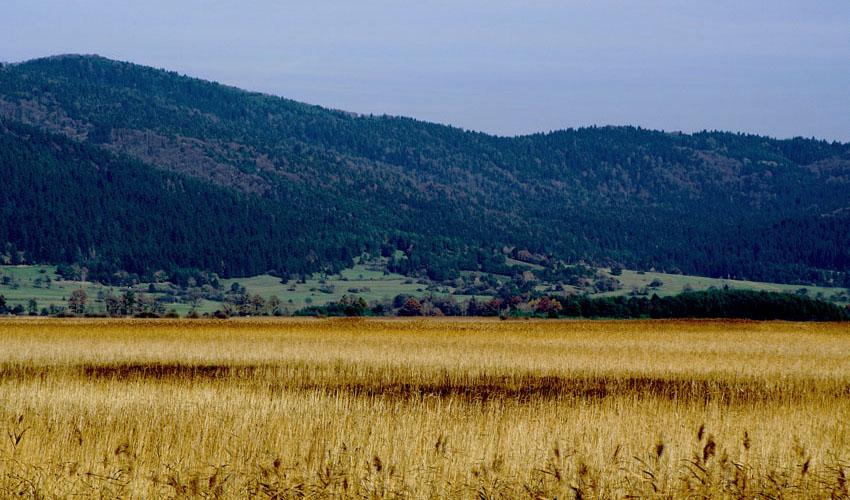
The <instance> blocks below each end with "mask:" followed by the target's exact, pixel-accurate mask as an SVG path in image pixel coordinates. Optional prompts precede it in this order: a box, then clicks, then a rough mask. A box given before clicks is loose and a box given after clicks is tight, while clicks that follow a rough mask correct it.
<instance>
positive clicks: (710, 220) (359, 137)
mask: <svg viewBox="0 0 850 500" xmlns="http://www.w3.org/2000/svg"><path fill="white" fill-rule="evenodd" d="M0 115H3V116H5V117H7V118H8V119H11V120H15V121H20V122H23V123H26V124H30V125H32V126H35V127H39V128H42V129H46V130H49V131H53V132H57V133H60V134H64V135H66V136H69V137H71V138H73V139H75V140H79V141H83V142H85V143H86V144H89V145H90V146H93V147H94V146H96V147H97V148H101V149H105V150H108V151H111V152H113V153H117V154H119V155H126V156H128V157H132V158H134V159H136V160H139V161H141V162H145V163H148V164H150V165H154V166H157V167H160V168H163V169H166V170H172V171H175V172H178V173H180V174H183V175H187V176H191V177H197V178H199V179H201V180H204V181H210V182H213V183H215V184H218V185H220V186H224V187H227V188H232V189H237V190H239V191H241V192H242V193H244V195H245V196H247V197H248V198H250V199H253V198H262V199H265V200H267V201H268V202H269V203H270V204H271V205H274V206H275V207H277V208H276V209H280V210H283V211H284V212H285V213H287V214H292V218H293V219H299V220H307V221H310V220H312V219H313V218H315V219H316V221H317V222H320V221H321V222H322V223H323V224H324V226H322V224H317V226H316V228H318V227H320V226H322V227H324V229H322V230H319V229H311V228H310V227H309V226H310V223H309V222H308V223H307V224H306V226H305V225H303V224H302V225H298V226H297V227H296V226H295V225H294V224H292V225H290V222H287V223H286V225H285V226H286V227H287V228H288V230H292V229H293V228H295V229H297V230H296V232H297V233H298V234H299V235H300V236H302V237H303V238H306V239H311V238H312V239H314V240H317V239H327V238H330V240H332V241H333V240H336V239H337V238H336V235H337V233H340V232H350V230H351V228H352V227H357V231H358V236H357V238H356V239H357V240H358V241H357V243H356V244H355V243H353V242H352V241H350V240H352V239H354V238H350V239H349V241H347V242H344V243H343V242H342V240H343V239H344V238H343V239H340V245H343V246H346V247H347V248H346V250H345V251H341V250H340V249H337V250H335V251H333V252H331V253H333V254H334V255H343V254H346V255H348V254H350V255H355V254H357V253H358V252H359V251H363V250H364V249H365V248H368V249H372V251H374V250H375V249H381V251H382V252H384V253H387V252H388V251H390V250H394V249H399V250H403V251H405V253H406V257H407V258H406V259H402V261H401V262H398V263H397V265H398V266H399V267H400V268H401V269H400V270H404V271H407V272H416V271H419V270H426V269H427V270H428V271H429V272H431V273H435V274H436V275H437V276H438V277H439V276H442V275H446V274H449V275H450V274H452V273H453V272H456V271H457V270H458V269H461V268H477V269H481V268H486V267H488V266H491V267H492V266H493V265H498V261H499V259H500V258H501V250H502V249H503V248H508V249H513V251H514V252H516V251H520V250H527V251H528V252H529V253H531V254H535V255H540V256H544V257H546V258H548V259H550V260H563V261H565V262H577V261H581V260H584V261H588V262H592V263H610V262H618V263H622V264H623V265H626V266H628V267H635V268H650V267H655V268H657V269H666V270H671V269H679V270H682V271H684V272H688V273H693V274H704V275H709V276H731V277H739V278H749V279H764V280H774V281H791V282H793V281H800V282H810V281H813V280H823V279H827V280H828V279H830V278H832V277H833V276H832V274H831V273H829V272H826V273H824V272H823V271H824V270H826V271H830V270H831V271H841V272H846V271H848V270H850V255H848V250H847V248H846V245H845V242H846V241H847V238H848V236H850V234H848V232H850V230H849V229H848V226H850V224H848V222H850V217H848V210H847V209H848V207H850V195H848V192H850V146H848V145H847V144H840V143H827V142H823V141H815V140H808V139H792V140H774V139H769V138H765V137H759V136H751V135H740V134H729V133H716V132H710V133H709V132H705V133H698V134H692V135H688V134H669V133H664V132H657V131H649V130H643V129H638V128H632V127H603V128H585V129H578V130H572V129H571V130H565V131H558V132H551V133H548V134H535V135H529V136H522V137H513V138H507V137H495V136H490V135H486V134H482V133H475V132H467V131H463V130H460V129H457V128H454V127H447V126H442V125H436V124H430V123H425V122H421V121H417V120H413V119H409V118H396V117H372V116H361V115H357V114H353V113H347V112H342V111H333V110H326V109H323V108H320V107H317V106H310V105H306V104H301V103H297V102H294V101H290V100H287V99H282V98H278V97H274V96H268V95H263V94H257V93H251V92H245V91H242V90H239V89H235V88H232V87H226V86H223V85H219V84H215V83H210V82H205V81H202V80H197V79H193V78H187V77H183V76H179V75H177V74H176V73H171V72H166V71H161V70H155V69H152V68H146V67H142V66H137V65H133V64H129V63H122V62H116V61H111V60H108V59H104V58H100V57H96V56H61V57H53V58H46V59H39V60H34V61H29V62H26V63H21V64H14V65H6V66H4V67H3V68H2V69H0ZM248 198H246V199H248ZM331 246H333V245H331ZM314 253H315V252H314ZM302 257H304V258H307V257H308V256H302ZM310 258H311V259H314V260H318V261H322V260H323V259H326V257H324V256H321V255H313V256H311V257H310ZM330 260H331V261H333V262H328V264H332V265H335V266H338V265H342V264H344V263H342V262H336V261H334V259H330ZM291 266H292V263H289V264H284V263H282V262H277V261H275V260H273V259H272V260H270V261H268V262H266V268H267V269H279V270H284V271H286V270H287V269H290V268H291ZM290 270H293V269H290ZM839 279H843V277H840V278H839Z"/></svg>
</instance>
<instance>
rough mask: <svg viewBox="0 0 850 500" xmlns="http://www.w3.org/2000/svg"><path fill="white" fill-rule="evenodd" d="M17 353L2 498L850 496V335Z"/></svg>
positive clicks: (87, 336) (94, 345)
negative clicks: (848, 481) (849, 486)
mask: <svg viewBox="0 0 850 500" xmlns="http://www.w3.org/2000/svg"><path fill="white" fill-rule="evenodd" d="M0 332H2V335H0V401H2V402H3V404H2V405H0V427H3V429H2V432H3V434H7V433H8V435H9V438H8V439H4V440H2V441H0V497H11V496H19V495H23V496H27V497H39V498H44V497H47V498H70V497H72V496H81V497H85V498H92V497H102V498H246V497H251V498H399V497H404V498H414V499H418V498H423V499H424V498H478V499H480V498H554V497H557V498H576V497H581V498H623V497H625V496H629V495H633V496H640V497H646V498H708V497H712V498H713V497H729V498H847V497H848V489H847V484H846V479H845V478H846V475H847V474H848V473H850V424H848V422H850V398H848V397H847V396H848V393H850V368H848V367H850V330H848V327H847V325H841V324H794V323H754V322H712V321H705V322H684V321H669V322H666V321H660V322H640V321H635V322H574V321H558V322H553V321H550V322H545V321H508V322H499V321H484V320H480V321H470V320H442V321H399V320H373V321H363V320H298V321H296V320H239V321H235V320H230V321H221V322H219V321H185V320H183V321H165V320H153V321H142V320H107V321H87V320H40V319H16V320H4V321H2V322H0Z"/></svg>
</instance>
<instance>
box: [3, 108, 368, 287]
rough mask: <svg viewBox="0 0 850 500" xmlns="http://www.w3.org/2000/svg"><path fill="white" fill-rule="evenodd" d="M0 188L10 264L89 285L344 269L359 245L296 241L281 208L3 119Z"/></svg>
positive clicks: (293, 222) (289, 216) (352, 240)
mask: <svg viewBox="0 0 850 500" xmlns="http://www.w3.org/2000/svg"><path fill="white" fill-rule="evenodd" d="M0 178H2V179H3V189H4V202H3V203H0V221H3V223H2V224H0V241H3V242H8V243H7V244H6V248H4V250H5V253H6V254H7V255H16V254H17V252H18V251H23V252H25V254H26V256H27V257H28V259H29V260H35V261H41V262H50V261H52V262H77V261H84V262H87V263H89V264H90V265H91V263H94V264H95V265H94V266H92V269H90V271H91V275H92V276H95V275H97V276H99V277H101V278H106V279H109V278H110V276H109V275H110V273H119V272H121V271H132V272H146V271H148V272H150V271H154V270H159V269H164V270H168V271H169V272H173V271H175V270H179V269H181V268H200V269H208V270H212V271H216V272H218V273H220V274H223V275H225V276H227V275H237V276H239V275H251V274H260V273H262V272H265V271H266V270H267V269H269V268H268V267H267V266H268V264H269V263H270V262H273V263H275V265H276V266H277V267H278V268H285V269H290V270H292V271H293V272H299V271H301V272H307V271H314V270H316V269H318V268H319V267H318V266H316V265H311V262H310V261H309V260H307V259H304V258H303V257H302V256H304V255H308V254H310V252H313V255H322V256H325V257H326V258H327V259H329V260H332V261H340V260H341V261H350V256H349V255H348V254H347V253H346V252H347V251H348V249H350V248H358V247H359V245H360V244H361V243H360V241H359V240H358V239H357V236H356V232H355V233H354V234H350V235H348V237H347V238H344V237H345V235H344V234H343V233H340V232H338V231H336V233H337V234H338V236H339V237H338V238H337V239H330V238H329V239H326V240H322V241H314V240H313V239H312V238H311V237H308V235H305V234H304V232H303V231H301V232H300V233H299V232H298V231H297V228H298V227H299V226H304V225H305V224H307V223H308V221H307V220H304V219H301V220H299V219H293V215H295V216H297V215H298V213H297V212H293V211H291V210H284V209H283V207H282V206H280V205H279V204H277V203H272V202H269V201H268V200H263V199H259V198H255V197H250V196H246V195H243V194H240V193H237V192H234V191H232V190H230V189H226V188H222V187H219V186H214V185H211V184H208V183H205V182H200V181H198V180H195V179H191V178H187V177H185V176H182V175H179V174H174V173H169V172H165V171H162V170H160V169H157V168H154V167H150V166H148V165H144V164H142V163H139V162H137V161H134V160H130V159H127V158H118V157H116V156H115V155H113V154H112V153H109V152H107V151H103V150H101V149H98V148H94V147H91V146H88V145H86V144H82V143H79V142H76V141H74V140H71V139H68V138H66V137H63V136H59V135H55V134H51V133H45V132H42V131H39V130H37V129H34V128H32V127H29V126H25V125H21V124H18V123H15V122H9V121H6V120H2V119H0ZM282 221H287V222H285V223H284V222H282ZM311 223H314V224H315V228H316V230H318V231H327V227H326V225H324V224H322V223H321V222H311ZM309 236H312V232H311V234H310V235H309Z"/></svg>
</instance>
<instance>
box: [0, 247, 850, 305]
mask: <svg viewBox="0 0 850 500" xmlns="http://www.w3.org/2000/svg"><path fill="white" fill-rule="evenodd" d="M508 262H509V263H510V264H520V265H523V266H526V267H528V268H529V269H540V267H541V266H535V265H532V264H527V263H523V262H520V261H516V260H513V259H508ZM462 274H464V276H465V277H467V278H468V277H469V276H471V275H472V274H474V273H471V272H466V271H464V272H463V273H462ZM605 274H606V275H607V274H608V273H607V272H606V273H605ZM4 278H5V279H4ZM47 278H50V280H49V281H48V280H47ZM501 278H502V279H508V278H509V277H508V276H502V277H501ZM614 278H616V279H617V280H618V281H620V283H621V285H622V288H621V289H619V290H616V291H612V292H603V293H591V294H590V296H591V297H604V296H620V295H628V294H629V293H631V292H632V290H633V289H644V288H646V287H647V286H648V285H649V284H651V283H652V282H653V281H654V280H658V281H659V282H660V283H661V285H659V286H657V287H654V288H648V289H647V292H648V293H649V294H652V293H657V294H658V295H659V296H667V295H675V294H678V293H681V292H682V291H683V290H685V289H687V288H690V289H693V290H706V289H709V288H711V287H715V288H723V287H724V286H728V287H730V288H736V289H744V290H758V291H761V290H764V291H771V292H792V293H793V292H798V291H799V290H800V289H801V288H805V289H806V291H807V295H808V296H809V297H817V298H820V299H823V300H827V301H832V302H834V303H837V304H840V305H844V304H847V299H848V293H847V289H846V288H839V287H816V286H808V287H802V286H800V285H784V284H776V283H760V282H752V281H737V280H727V279H715V278H704V277H699V276H686V275H677V274H664V273H655V272H645V273H644V272H636V271H629V270H624V271H623V272H622V274H620V275H618V276H614ZM4 281H5V282H6V283H4ZM220 283H221V288H222V291H228V290H230V289H231V287H232V286H233V285H234V284H237V285H238V286H240V287H244V289H245V291H246V292H248V293H250V294H252V295H260V296H262V297H263V298H265V299H268V298H269V297H271V296H273V295H274V296H277V297H278V298H279V299H280V300H281V309H282V310H283V311H284V312H287V313H293V312H295V311H297V310H299V309H301V308H303V307H305V306H308V305H323V304H326V303H328V302H331V301H339V300H340V298H341V297H342V296H343V295H354V296H358V297H362V298H363V299H364V300H367V301H372V300H378V301H380V300H389V299H392V298H393V297H395V296H396V295H400V294H406V295H411V296H415V297H423V296H427V295H429V294H434V295H438V296H443V295H446V294H448V293H455V294H456V295H455V298H456V300H457V301H458V302H463V301H464V300H466V299H468V298H471V295H462V294H459V293H457V292H458V291H457V290H456V289H455V288H453V287H451V286H444V285H438V284H434V283H431V282H428V281H427V280H423V279H414V278H410V277H406V276H403V275H401V274H396V273H390V272H384V271H383V270H382V269H380V266H377V265H368V264H356V265H355V266H354V267H353V268H351V269H345V270H343V271H341V272H340V273H339V274H335V275H328V276H322V275H319V274H315V275H313V276H309V277H306V279H305V280H303V282H301V281H300V280H296V279H292V280H289V281H288V282H287V283H281V280H280V278H276V277H274V276H271V275H268V274H265V275H260V276H252V277H248V278H232V279H222V280H220ZM429 285H430V287H429ZM149 287H150V283H139V284H137V285H135V286H133V287H131V288H128V287H118V286H116V287H112V286H104V285H101V284H99V283H91V282H79V281H65V280H62V279H61V277H60V276H58V275H57V274H56V266H48V265H45V266H0V295H3V296H4V297H5V298H6V301H7V303H8V304H9V307H10V308H11V307H14V306H16V305H20V306H22V307H24V308H26V307H27V306H28V302H29V300H30V299H34V300H35V301H36V304H37V309H38V310H39V311H40V310H41V309H42V308H48V307H50V306H54V307H59V308H61V307H66V306H67V305H68V303H67V299H68V297H70V295H71V293H72V292H73V291H74V290H77V289H83V290H85V291H86V293H87V294H88V297H89V300H88V306H89V308H90V310H91V311H92V312H103V311H105V303H104V297H105V296H107V295H121V294H122V293H124V292H125V291H127V290H130V289H132V290H133V291H134V292H136V293H137V294H144V295H146V296H150V297H153V298H159V299H167V297H168V296H169V294H170V295H171V297H173V301H168V300H166V302H164V303H163V308H164V310H165V311H175V312H177V313H178V314H180V315H181V316H185V315H186V313H188V312H189V311H190V310H191V306H190V304H189V301H188V299H187V298H186V297H185V296H184V297H183V298H182V299H181V298H180V297H179V294H180V293H184V292H186V291H185V290H183V291H181V290H180V289H179V288H178V287H174V286H172V285H171V284H170V283H167V282H165V283H156V284H154V289H155V290H156V292H155V293H150V292H149V290H150V288H149ZM537 289H538V290H539V291H541V292H544V291H551V290H553V284H552V283H541V284H540V285H539V286H537ZM564 289H565V290H566V292H565V293H584V291H583V290H582V289H580V288H577V287H572V286H565V287H564ZM190 291H191V290H190ZM175 294H176V295H175ZM476 298H477V299H479V300H485V301H486V300H489V299H490V298H492V297H491V296H488V295H477V296H476ZM221 307H222V303H221V302H218V301H214V300H205V299H204V300H200V301H199V303H198V307H197V311H198V312H199V313H201V314H203V313H212V312H213V311H215V310H217V309H220V308H221Z"/></svg>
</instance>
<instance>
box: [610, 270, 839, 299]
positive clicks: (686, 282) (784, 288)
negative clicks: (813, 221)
mask: <svg viewBox="0 0 850 500" xmlns="http://www.w3.org/2000/svg"><path fill="white" fill-rule="evenodd" d="M615 278H617V279H618V280H619V281H620V283H622V285H623V289H622V290H618V291H617V292H608V293H604V294H600V295H602V296H606V295H608V296H610V295H623V294H625V293H628V292H630V291H631V290H632V288H643V287H646V286H649V284H650V283H652V282H653V281H654V280H658V281H661V282H662V283H663V284H662V285H661V286H659V287H657V288H655V289H652V293H657V294H658V295H659V296H667V295H676V294H678V293H681V292H682V291H684V290H686V289H687V288H691V289H693V290H707V289H709V288H711V287H714V288H723V287H724V286H728V287H729V288H735V289H740V290H755V291H767V292H797V291H799V290H800V289H803V288H805V289H806V290H807V292H808V293H807V294H808V296H810V297H820V298H822V299H823V300H831V299H830V298H831V297H832V295H833V294H835V293H836V292H840V291H846V289H843V288H830V287H821V286H802V285H783V284H779V283H762V282H758V281H741V280H729V279H718V278H704V277H701V276H686V275H682V274H666V273H654V272H649V271H647V272H645V273H639V272H637V271H628V270H624V271H623V272H622V274H621V275H620V276H615Z"/></svg>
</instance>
